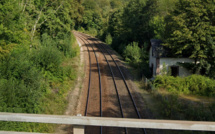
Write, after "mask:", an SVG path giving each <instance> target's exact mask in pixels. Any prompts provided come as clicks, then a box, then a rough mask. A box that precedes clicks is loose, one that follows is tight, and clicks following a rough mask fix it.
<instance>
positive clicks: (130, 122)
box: [0, 113, 215, 134]
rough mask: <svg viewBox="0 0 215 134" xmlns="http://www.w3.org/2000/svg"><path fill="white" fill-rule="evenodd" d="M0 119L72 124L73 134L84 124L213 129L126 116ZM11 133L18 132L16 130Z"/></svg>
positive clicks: (213, 128) (17, 116)
mask: <svg viewBox="0 0 215 134" xmlns="http://www.w3.org/2000/svg"><path fill="white" fill-rule="evenodd" d="M0 121H16V122H36V123H51V124H70V125H73V126H74V127H73V128H74V130H73V133H74V134H84V126H108V127H126V128H146V129H147V128H149V129H168V130H196V131H215V122H202V121H181V120H149V119H128V118H106V117H85V116H64V115H41V114H17V113H0ZM1 133H2V132H1V131H0V134H1ZM8 133H9V132H8ZM11 133H12V132H10V134H11ZM13 133H14V134H18V133H17V132H13ZM26 134H27V133H26Z"/></svg>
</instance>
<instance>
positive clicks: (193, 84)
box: [153, 75, 215, 96]
mask: <svg viewBox="0 0 215 134" xmlns="http://www.w3.org/2000/svg"><path fill="white" fill-rule="evenodd" d="M153 85H154V86H155V87H156V88H164V89H166V90H168V91H177V92H180V93H184V94H193V95H200V96H215V80H213V79H210V78H208V77H205V76H201V75H191V76H188V77H173V76H161V75H159V76H156V78H155V80H154V82H153Z"/></svg>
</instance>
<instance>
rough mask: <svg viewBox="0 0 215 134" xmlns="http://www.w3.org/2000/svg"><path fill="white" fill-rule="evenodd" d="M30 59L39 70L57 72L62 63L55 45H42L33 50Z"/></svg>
mask: <svg viewBox="0 0 215 134" xmlns="http://www.w3.org/2000/svg"><path fill="white" fill-rule="evenodd" d="M31 60H32V61H33V62H34V64H35V65H36V66H37V67H39V68H40V69H41V70H44V71H49V72H51V73H54V72H58V71H59V68H60V65H61V63H62V60H63V59H62V54H61V52H60V51H59V50H58V49H57V48H56V47H55V46H43V47H41V48H40V49H37V50H34V52H33V55H32V57H31Z"/></svg>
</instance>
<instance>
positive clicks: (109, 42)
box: [105, 33, 112, 45]
mask: <svg viewBox="0 0 215 134" xmlns="http://www.w3.org/2000/svg"><path fill="white" fill-rule="evenodd" d="M105 43H106V44H108V45H111V44H112V36H111V34H110V33H109V34H107V35H106V37H105Z"/></svg>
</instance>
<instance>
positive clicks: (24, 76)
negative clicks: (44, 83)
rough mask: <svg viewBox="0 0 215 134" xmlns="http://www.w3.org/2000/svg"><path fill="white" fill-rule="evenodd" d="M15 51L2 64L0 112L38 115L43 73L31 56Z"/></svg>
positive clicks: (0, 65)
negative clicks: (30, 58) (31, 59)
mask: <svg viewBox="0 0 215 134" xmlns="http://www.w3.org/2000/svg"><path fill="white" fill-rule="evenodd" d="M19 51H20V50H14V51H13V52H12V53H11V55H10V56H9V57H7V59H5V60H3V61H2V62H1V63H0V111H4V112H28V113H37V112H38V111H39V109H38V104H39V98H40V96H41V78H42V77H41V73H40V71H39V70H38V69H36V67H35V66H34V65H33V64H32V62H31V61H30V60H29V59H28V57H29V54H28V53H26V52H24V50H23V51H22V52H23V53H19Z"/></svg>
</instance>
